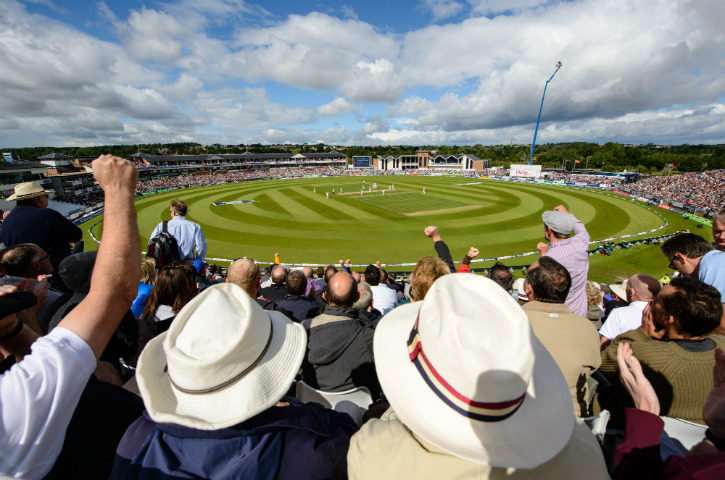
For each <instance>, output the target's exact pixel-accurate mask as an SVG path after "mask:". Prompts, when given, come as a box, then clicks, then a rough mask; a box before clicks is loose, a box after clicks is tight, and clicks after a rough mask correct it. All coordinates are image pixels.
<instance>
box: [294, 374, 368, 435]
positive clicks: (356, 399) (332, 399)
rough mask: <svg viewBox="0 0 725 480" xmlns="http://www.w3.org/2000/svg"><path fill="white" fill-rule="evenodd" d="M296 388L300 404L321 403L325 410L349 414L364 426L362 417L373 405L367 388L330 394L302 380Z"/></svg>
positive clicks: (356, 388)
mask: <svg viewBox="0 0 725 480" xmlns="http://www.w3.org/2000/svg"><path fill="white" fill-rule="evenodd" d="M296 388H297V390H296V397H297V400H299V401H300V402H302V403H309V402H314V403H319V404H320V405H322V406H323V407H325V408H331V409H333V410H337V411H338V412H344V413H347V414H348V415H350V416H351V417H352V419H353V420H355V422H356V423H357V424H358V425H362V416H363V414H364V413H365V412H366V411H367V409H368V407H369V406H370V404H371V403H373V397H372V395H370V390H368V389H367V388H366V387H355V388H353V389H351V390H345V391H343V392H328V391H324V390H318V389H316V388H312V387H311V386H309V385H308V384H306V383H305V382H303V381H302V380H300V381H298V382H297V387H296Z"/></svg>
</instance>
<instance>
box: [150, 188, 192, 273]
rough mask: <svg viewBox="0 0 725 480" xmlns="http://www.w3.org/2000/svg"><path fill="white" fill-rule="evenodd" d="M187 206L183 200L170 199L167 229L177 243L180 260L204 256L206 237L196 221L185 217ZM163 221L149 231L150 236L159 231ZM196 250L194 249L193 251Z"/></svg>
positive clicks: (152, 236) (161, 228)
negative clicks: (169, 216)
mask: <svg viewBox="0 0 725 480" xmlns="http://www.w3.org/2000/svg"><path fill="white" fill-rule="evenodd" d="M188 209H189V207H188V206H187V205H186V202H184V201H183V200H179V199H178V198H177V199H174V200H172V201H171V221H170V222H169V223H168V225H167V229H168V231H169V233H170V234H171V236H172V237H174V238H175V239H176V243H178V245H179V258H180V259H181V260H195V259H197V258H199V259H201V260H203V259H204V257H206V238H204V232H202V231H201V227H200V226H199V224H198V223H194V222H190V221H189V220H187V219H186V212H187V210H188ZM162 230H163V222H162V223H159V224H158V225H156V228H155V229H154V231H153V232H152V233H151V238H154V237H155V236H156V235H158V234H159V233H161V231H162ZM195 250H196V251H195Z"/></svg>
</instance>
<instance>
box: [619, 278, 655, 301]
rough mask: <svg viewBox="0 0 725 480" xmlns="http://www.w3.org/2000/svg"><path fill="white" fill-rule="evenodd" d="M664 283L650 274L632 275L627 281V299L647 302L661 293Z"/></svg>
mask: <svg viewBox="0 0 725 480" xmlns="http://www.w3.org/2000/svg"><path fill="white" fill-rule="evenodd" d="M661 288H662V284H661V283H660V281H659V280H657V279H656V278H654V277H650V276H649V275H642V274H638V275H632V277H630V279H629V280H628V281H627V301H628V302H630V303H631V302H647V301H649V300H652V299H653V298H655V297H656V296H657V294H658V293H660V289H661Z"/></svg>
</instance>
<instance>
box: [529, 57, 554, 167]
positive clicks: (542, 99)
mask: <svg viewBox="0 0 725 480" xmlns="http://www.w3.org/2000/svg"><path fill="white" fill-rule="evenodd" d="M554 66H555V67H556V70H554V73H552V74H551V77H549V79H548V80H547V81H546V84H545V85H544V94H543V95H542V96H541V106H540V107H539V117H538V118H537V119H536V129H535V130H534V141H533V142H531V153H530V154H529V165H531V161H532V160H533V158H534V147H535V146H536V134H537V133H538V132H539V121H540V120H541V109H542V108H544V97H545V96H546V87H548V86H549V82H550V81H551V79H552V78H554V75H556V72H558V71H559V69H560V68H561V62H556V65H554Z"/></svg>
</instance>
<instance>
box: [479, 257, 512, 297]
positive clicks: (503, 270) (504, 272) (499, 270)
mask: <svg viewBox="0 0 725 480" xmlns="http://www.w3.org/2000/svg"><path fill="white" fill-rule="evenodd" d="M486 276H487V277H488V278H490V279H491V280H493V281H494V282H496V283H497V284H498V285H499V286H500V287H501V288H503V289H504V290H506V291H507V292H509V293H511V292H512V291H513V289H514V282H515V281H516V278H515V277H514V275H513V273H511V272H509V269H508V267H507V266H506V265H504V264H503V263H501V262H496V263H495V264H494V265H493V266H492V267H491V268H490V269H489V271H488V275H486Z"/></svg>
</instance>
